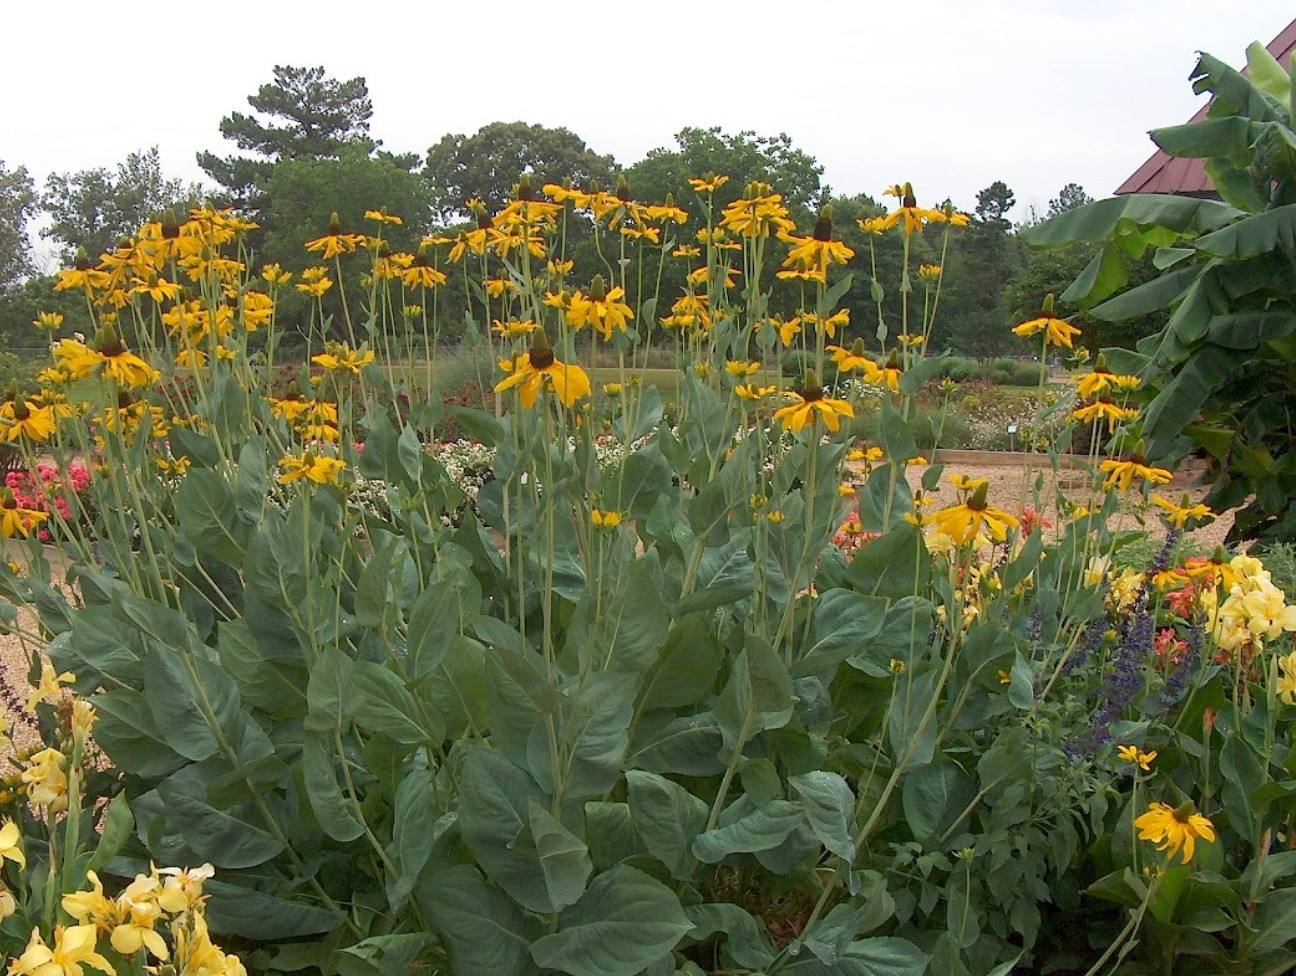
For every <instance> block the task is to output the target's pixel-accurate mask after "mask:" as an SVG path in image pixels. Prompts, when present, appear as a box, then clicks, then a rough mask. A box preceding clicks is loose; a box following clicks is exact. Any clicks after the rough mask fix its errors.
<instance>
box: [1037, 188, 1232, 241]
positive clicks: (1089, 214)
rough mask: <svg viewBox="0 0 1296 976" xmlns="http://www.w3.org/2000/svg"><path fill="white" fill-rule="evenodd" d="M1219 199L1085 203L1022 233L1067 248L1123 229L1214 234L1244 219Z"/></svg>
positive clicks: (1152, 197)
mask: <svg viewBox="0 0 1296 976" xmlns="http://www.w3.org/2000/svg"><path fill="white" fill-rule="evenodd" d="M1241 213H1242V212H1241V211H1240V210H1237V209H1235V208H1233V207H1230V206H1227V205H1226V204H1222V203H1219V202H1218V201H1216V200H1198V199H1194V198H1190V197H1176V196H1169V195H1165V194H1159V193H1130V194H1127V195H1125V196H1120V197H1111V198H1110V199H1107V200H1099V201H1097V202H1095V203H1089V204H1085V205H1084V206H1083V207H1076V208H1074V209H1072V210H1068V211H1066V212H1065V213H1063V214H1059V215H1058V216H1057V217H1054V218H1053V219H1051V220H1046V221H1045V222H1044V223H1042V224H1038V225H1036V226H1035V227H1031V228H1029V229H1027V230H1025V231H1023V232H1022V235H1021V236H1022V239H1023V240H1024V241H1025V242H1026V243H1027V244H1029V245H1030V246H1031V247H1043V248H1054V247H1066V246H1067V245H1069V244H1071V243H1072V242H1073V241H1103V240H1106V239H1107V238H1108V237H1109V236H1110V235H1111V234H1112V233H1113V232H1115V231H1116V230H1117V229H1118V228H1120V227H1122V226H1128V227H1131V228H1137V227H1167V228H1169V229H1171V230H1174V231H1178V232H1180V233H1183V234H1187V235H1189V236H1196V235H1198V234H1203V233H1207V232H1209V231H1213V230H1215V229H1216V228H1219V227H1222V226H1224V225H1225V224H1227V223H1228V222H1229V221H1230V220H1233V219H1235V218H1237V217H1239V216H1241Z"/></svg>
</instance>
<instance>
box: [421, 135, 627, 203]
mask: <svg viewBox="0 0 1296 976" xmlns="http://www.w3.org/2000/svg"><path fill="white" fill-rule="evenodd" d="M616 171H617V165H616V161H615V160H614V159H613V158H612V157H611V156H600V155H599V154H598V153H596V152H594V151H593V150H592V149H590V148H589V147H588V146H587V145H585V140H584V139H582V138H581V137H580V136H578V135H576V133H574V132H572V131H571V130H569V129H563V128H558V129H550V128H547V127H545V126H543V125H528V124H527V123H525V122H492V123H490V124H489V125H484V126H482V127H481V128H480V129H478V130H477V131H476V132H475V133H473V134H472V135H471V136H465V135H451V134H447V135H445V136H442V137H441V139H440V140H439V141H438V142H437V143H436V144H435V145H433V146H431V147H430V148H429V149H428V153H427V165H426V166H425V168H424V170H423V174H424V176H426V177H427V181H428V185H429V187H430V189H431V191H432V193H433V207H434V210H435V212H436V213H437V215H438V217H439V218H440V219H441V220H442V221H446V222H449V221H452V220H455V219H456V218H461V217H466V216H467V215H468V212H469V211H468V201H469V200H473V199H476V200H480V201H481V202H482V204H483V205H484V206H485V207H486V209H487V210H488V211H491V212H494V211H496V210H499V209H500V208H501V207H503V206H504V204H505V202H506V201H507V200H508V198H509V196H510V194H511V192H512V189H513V186H514V184H515V183H517V181H518V177H519V176H520V175H521V174H522V173H530V174H531V179H532V182H533V183H534V184H535V185H536V186H537V187H539V186H543V185H544V184H545V183H562V182H563V181H564V180H570V181H571V182H572V184H573V185H574V186H586V185H588V184H589V182H590V181H591V180H599V181H601V182H603V183H606V182H607V181H608V180H610V179H611V178H612V176H613V174H614V173H615V172H616Z"/></svg>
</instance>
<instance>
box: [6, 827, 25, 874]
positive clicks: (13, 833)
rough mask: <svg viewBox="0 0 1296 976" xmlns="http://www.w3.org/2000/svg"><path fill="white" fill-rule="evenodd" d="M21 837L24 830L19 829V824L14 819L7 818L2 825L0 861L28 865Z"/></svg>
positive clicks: (20, 865)
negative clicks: (20, 842)
mask: <svg viewBox="0 0 1296 976" xmlns="http://www.w3.org/2000/svg"><path fill="white" fill-rule="evenodd" d="M21 839H22V831H20V830H19V829H18V825H17V824H16V823H14V822H13V821H12V820H6V821H5V822H4V826H3V827H0V861H4V860H9V861H13V862H14V863H15V864H17V865H18V866H19V867H20V868H25V867H26V866H27V858H26V856H25V855H24V854H23V850H22V846H21V845H20V844H19V843H18V842H19V841H20V840H21Z"/></svg>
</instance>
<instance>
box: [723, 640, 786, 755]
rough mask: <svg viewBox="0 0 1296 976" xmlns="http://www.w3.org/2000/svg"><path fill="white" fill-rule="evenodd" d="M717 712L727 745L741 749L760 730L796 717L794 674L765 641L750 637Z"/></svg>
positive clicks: (782, 724) (737, 660)
mask: <svg viewBox="0 0 1296 976" xmlns="http://www.w3.org/2000/svg"><path fill="white" fill-rule="evenodd" d="M715 712H716V717H717V718H718V719H719V720H720V730H721V732H722V733H723V735H724V742H725V747H726V748H727V749H729V750H730V751H731V752H741V751H742V748H743V745H744V744H745V743H747V742H749V741H750V740H751V739H752V737H753V736H755V735H756V734H757V733H759V732H761V731H763V730H765V729H777V728H782V727H783V726H784V725H786V724H787V722H788V719H790V718H791V717H792V680H791V677H790V676H789V674H788V671H787V667H786V666H785V665H784V663H783V661H782V660H781V659H780V658H779V657H778V656H777V655H776V654H775V653H774V650H773V648H771V647H770V646H769V644H768V643H766V642H765V641H764V640H761V639H760V638H757V637H751V638H749V639H748V641H747V646H746V648H745V649H744V650H743V651H742V652H741V653H740V654H739V655H738V656H737V657H736V658H735V659H734V662H733V670H732V671H731V673H730V675H729V680H728V681H727V682H726V683H725V686H724V690H723V691H722V692H721V693H720V697H719V698H718V699H717V701H716V706H715Z"/></svg>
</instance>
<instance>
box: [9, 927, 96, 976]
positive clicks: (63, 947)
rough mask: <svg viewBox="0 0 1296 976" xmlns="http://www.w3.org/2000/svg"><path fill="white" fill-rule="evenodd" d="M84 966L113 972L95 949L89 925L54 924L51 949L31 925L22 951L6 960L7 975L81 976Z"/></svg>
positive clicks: (91, 929) (91, 928)
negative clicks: (8, 960) (29, 935)
mask: <svg viewBox="0 0 1296 976" xmlns="http://www.w3.org/2000/svg"><path fill="white" fill-rule="evenodd" d="M85 966H90V967H92V968H94V969H97V970H99V971H100V972H102V973H107V974H108V976H113V974H114V973H115V972H116V970H114V969H113V965H112V963H110V962H109V961H108V960H107V959H105V958H104V957H103V956H101V955H100V954H99V953H98V952H96V951H95V927H94V926H93V925H72V926H68V927H67V928H64V927H63V926H61V925H59V926H55V928H54V947H53V948H52V949H51V948H50V947H49V946H47V945H46V944H45V940H44V939H43V938H42V937H41V933H40V929H39V928H33V929H32V934H31V938H30V939H29V940H28V942H27V948H26V949H25V950H24V951H23V954H22V955H21V956H19V957H18V958H17V959H15V960H13V962H11V963H9V976H84V971H85V970H84V967H85Z"/></svg>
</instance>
